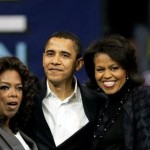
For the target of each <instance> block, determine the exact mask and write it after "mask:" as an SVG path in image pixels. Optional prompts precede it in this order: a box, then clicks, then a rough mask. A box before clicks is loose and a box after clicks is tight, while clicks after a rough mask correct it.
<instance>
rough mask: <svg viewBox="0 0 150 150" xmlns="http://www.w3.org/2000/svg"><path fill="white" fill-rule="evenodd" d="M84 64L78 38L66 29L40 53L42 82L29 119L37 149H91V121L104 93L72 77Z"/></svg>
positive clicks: (50, 39) (51, 38) (56, 34)
mask: <svg viewBox="0 0 150 150" xmlns="http://www.w3.org/2000/svg"><path fill="white" fill-rule="evenodd" d="M82 66H83V59H82V46H81V43H80V40H79V38H78V37H77V36H76V35H74V34H72V33H69V32H57V33H54V34H53V35H51V37H50V38H49V39H48V41H47V42H46V45H45V49H44V53H43V67H44V71H45V75H46V78H45V80H43V81H42V83H41V86H40V88H39V93H38V98H37V101H36V110H35V114H34V117H33V122H32V131H33V136H32V138H33V139H34V140H35V142H36V144H37V146H38V148H39V150H83V149H86V150H88V149H90V146H91V141H92V137H93V124H94V122H95V118H96V114H97V112H98V109H99V107H100V106H102V104H100V103H102V101H103V100H104V97H103V95H99V94H97V93H96V92H95V91H92V90H90V89H88V88H87V87H85V86H83V85H80V84H79V82H78V81H77V79H76V77H75V76H74V73H75V71H78V70H80V69H81V67H82Z"/></svg>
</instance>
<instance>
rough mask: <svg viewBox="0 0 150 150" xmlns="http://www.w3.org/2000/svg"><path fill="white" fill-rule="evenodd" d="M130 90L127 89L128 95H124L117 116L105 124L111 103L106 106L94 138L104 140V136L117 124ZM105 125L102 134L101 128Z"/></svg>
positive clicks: (99, 119)
mask: <svg viewBox="0 0 150 150" xmlns="http://www.w3.org/2000/svg"><path fill="white" fill-rule="evenodd" d="M129 92H130V90H129V89H127V92H126V94H125V95H124V97H123V98H122V99H121V101H120V102H119V106H118V108H117V109H116V112H115V114H114V115H113V116H112V118H111V119H109V120H108V121H106V122H105V119H104V118H105V112H106V110H107V109H108V105H109V103H107V104H106V106H105V108H104V110H103V112H102V114H101V115H100V117H99V118H98V122H97V125H96V130H95V132H94V138H99V139H101V138H103V136H104V135H105V134H106V132H107V131H108V130H109V129H110V127H111V126H112V125H113V124H114V123H115V121H116V119H117V118H118V116H119V114H120V111H121V110H122V105H123V104H124V103H125V102H126V100H127V98H128V95H129ZM103 123H105V125H104V126H103V130H102V131H101V132H100V131H99V129H100V127H101V125H102V124H103Z"/></svg>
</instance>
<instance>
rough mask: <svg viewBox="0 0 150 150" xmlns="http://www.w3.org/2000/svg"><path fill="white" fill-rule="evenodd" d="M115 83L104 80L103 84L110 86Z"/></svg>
mask: <svg viewBox="0 0 150 150" xmlns="http://www.w3.org/2000/svg"><path fill="white" fill-rule="evenodd" d="M114 84H115V82H114V81H113V82H112V81H111V82H104V85H105V86H107V87H111V86H113V85H114Z"/></svg>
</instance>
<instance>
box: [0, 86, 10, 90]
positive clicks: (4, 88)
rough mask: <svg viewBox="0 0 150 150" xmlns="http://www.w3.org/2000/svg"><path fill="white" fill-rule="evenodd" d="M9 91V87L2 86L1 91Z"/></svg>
mask: <svg viewBox="0 0 150 150" xmlns="http://www.w3.org/2000/svg"><path fill="white" fill-rule="evenodd" d="M8 89H9V87H8V86H0V90H3V91H5V90H8Z"/></svg>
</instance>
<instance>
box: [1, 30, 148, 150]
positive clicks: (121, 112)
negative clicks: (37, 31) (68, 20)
mask: <svg viewBox="0 0 150 150" xmlns="http://www.w3.org/2000/svg"><path fill="white" fill-rule="evenodd" d="M83 64H84V66H85V70H86V72H87V75H88V76H89V79H90V81H88V82H86V83H85V84H81V83H79V82H78V80H77V79H76V77H75V75H74V73H75V72H76V71H78V70H80V69H81V68H82V66H83ZM43 68H44V71H45V78H44V79H43V80H42V81H40V82H39V81H38V80H37V78H36V77H35V76H34V75H33V74H32V73H31V72H30V71H29V69H28V68H27V67H26V66H25V65H23V64H22V62H21V61H20V60H19V59H18V58H15V57H2V58H0V109H1V111H0V117H1V120H0V125H1V126H0V127H1V128H0V148H1V149H8V150H9V149H16V150H17V149H18V150H22V149H25V150H36V149H39V150H83V149H86V150H123V149H125V150H149V149H150V87H147V86H143V84H144V80H143V78H142V77H141V76H140V73H139V72H138V64H137V62H136V51H135V49H134V47H133V46H131V44H130V43H129V42H128V40H127V39H125V38H124V37H122V36H121V35H110V36H108V37H104V38H102V39H99V40H97V41H96V42H94V43H92V44H91V45H90V46H89V47H88V49H87V50H86V51H85V54H84V56H83V57H82V45H81V42H80V40H79V38H78V37H77V36H76V35H74V34H72V33H70V32H57V33H54V34H52V35H51V36H50V38H49V39H48V41H47V42H46V44H45V47H44V52H43ZM24 133H25V134H24ZM29 137H30V138H29ZM9 139H10V140H9ZM34 142H35V143H36V144H35V143H34Z"/></svg>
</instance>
